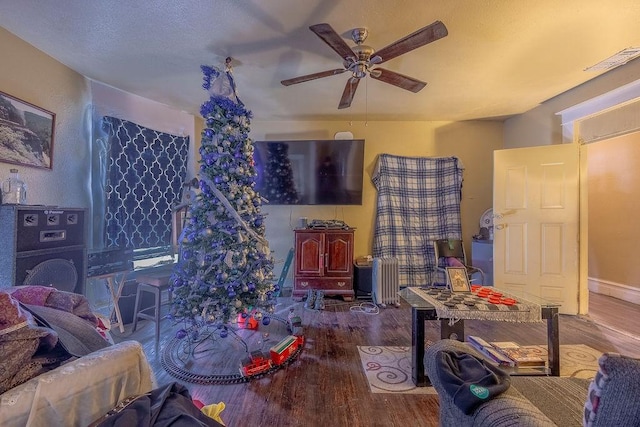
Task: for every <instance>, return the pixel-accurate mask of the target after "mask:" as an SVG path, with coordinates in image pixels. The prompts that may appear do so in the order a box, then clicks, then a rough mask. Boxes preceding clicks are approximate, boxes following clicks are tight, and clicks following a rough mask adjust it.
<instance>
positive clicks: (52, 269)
mask: <svg viewBox="0 0 640 427" xmlns="http://www.w3.org/2000/svg"><path fill="white" fill-rule="evenodd" d="M77 281H78V272H77V271H76V267H75V265H74V264H73V262H72V261H67V260H66V259H49V260H46V261H43V262H41V263H40V264H38V265H36V266H35V267H34V268H32V269H31V270H27V277H25V279H24V282H23V283H22V284H23V285H43V286H53V287H54V288H56V289H58V290H61V291H67V292H73V291H74V289H75V287H76V282H77Z"/></svg>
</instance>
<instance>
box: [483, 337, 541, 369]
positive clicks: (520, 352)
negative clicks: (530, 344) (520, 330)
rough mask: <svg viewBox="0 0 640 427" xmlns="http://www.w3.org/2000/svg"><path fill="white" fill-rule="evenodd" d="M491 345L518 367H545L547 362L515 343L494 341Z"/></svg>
mask: <svg viewBox="0 0 640 427" xmlns="http://www.w3.org/2000/svg"><path fill="white" fill-rule="evenodd" d="M491 345H492V346H493V347H494V348H495V349H497V350H498V351H499V352H501V353H502V354H504V355H505V356H506V357H508V358H509V359H511V360H513V361H514V363H515V365H516V366H527V367H538V366H545V364H546V362H545V360H544V359H543V358H542V357H540V356H539V355H538V354H537V353H535V352H533V351H532V350H531V349H528V348H526V347H523V346H521V345H519V344H518V343H516V342H513V341H494V342H492V343H491Z"/></svg>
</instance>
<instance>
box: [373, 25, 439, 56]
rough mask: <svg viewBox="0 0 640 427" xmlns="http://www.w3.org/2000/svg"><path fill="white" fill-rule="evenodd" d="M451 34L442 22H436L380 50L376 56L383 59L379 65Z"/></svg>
mask: <svg viewBox="0 0 640 427" xmlns="http://www.w3.org/2000/svg"><path fill="white" fill-rule="evenodd" d="M447 34H449V32H448V31H447V27H445V26H444V24H443V23H442V22H440V21H436V22H434V23H433V24H431V25H427V26H426V27H424V28H421V29H419V30H418V31H416V32H414V33H411V34H409V35H408V36H406V37H404V38H401V39H400V40H398V41H396V42H395V43H391V44H390V45H389V46H386V47H383V48H382V49H380V50H378V51H377V52H376V53H375V55H376V56H379V57H381V58H382V61H380V62H379V64H381V63H383V62H385V61H388V60H390V59H393V58H395V57H396V56H400V55H402V54H404V53H407V52H409V51H411V50H413V49H417V48H419V47H421V46H424V45H426V44H428V43H431V42H434V41H436V40H438V39H441V38H443V37H445V36H446V35H447Z"/></svg>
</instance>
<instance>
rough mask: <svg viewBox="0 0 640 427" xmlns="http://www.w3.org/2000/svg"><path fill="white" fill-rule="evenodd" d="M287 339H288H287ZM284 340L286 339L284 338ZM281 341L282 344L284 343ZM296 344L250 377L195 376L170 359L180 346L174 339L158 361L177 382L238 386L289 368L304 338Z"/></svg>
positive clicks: (179, 341) (232, 375)
mask: <svg viewBox="0 0 640 427" xmlns="http://www.w3.org/2000/svg"><path fill="white" fill-rule="evenodd" d="M273 318H275V319H276V320H280V321H284V320H283V319H279V318H277V317H276V316H273ZM287 338H288V337H287ZM285 340H286V338H285ZM285 340H283V342H284V341H285ZM296 341H297V342H298V343H300V342H301V343H302V344H300V345H299V346H297V347H295V350H293V351H291V352H290V353H289V354H288V356H287V357H286V359H285V360H282V361H280V362H279V363H277V364H272V365H270V366H269V368H261V370H260V372H257V373H255V374H252V375H248V376H247V375H242V374H241V373H240V372H238V373H237V374H210V375H204V374H197V373H195V372H191V371H188V370H187V369H185V368H183V367H181V366H179V365H178V364H177V363H176V362H175V361H174V360H173V358H172V357H171V356H172V354H173V352H174V351H178V349H177V347H178V346H179V345H180V344H181V340H179V339H177V338H174V339H172V340H171V341H170V342H169V343H168V344H167V347H166V348H165V349H164V351H163V352H162V357H161V359H160V363H161V365H162V367H163V368H164V370H165V371H167V372H168V373H169V374H170V375H171V376H173V377H174V378H177V379H178V380H181V381H184V382H188V383H192V384H199V385H225V384H240V383H245V382H248V381H250V380H253V379H258V378H262V377H264V376H266V375H270V374H272V373H274V372H275V371H277V370H278V369H281V368H283V367H285V366H289V365H290V364H291V363H293V362H294V361H295V360H296V359H297V357H298V355H299V354H300V352H301V351H302V348H303V343H304V337H299V340H296Z"/></svg>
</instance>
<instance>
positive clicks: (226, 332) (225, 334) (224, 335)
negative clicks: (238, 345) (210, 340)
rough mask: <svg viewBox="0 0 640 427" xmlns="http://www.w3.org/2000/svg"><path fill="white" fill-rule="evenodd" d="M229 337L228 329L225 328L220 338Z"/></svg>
mask: <svg viewBox="0 0 640 427" xmlns="http://www.w3.org/2000/svg"><path fill="white" fill-rule="evenodd" d="M228 335H229V332H228V331H227V328H224V329H222V330H221V331H220V338H226V337H227V336H228Z"/></svg>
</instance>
